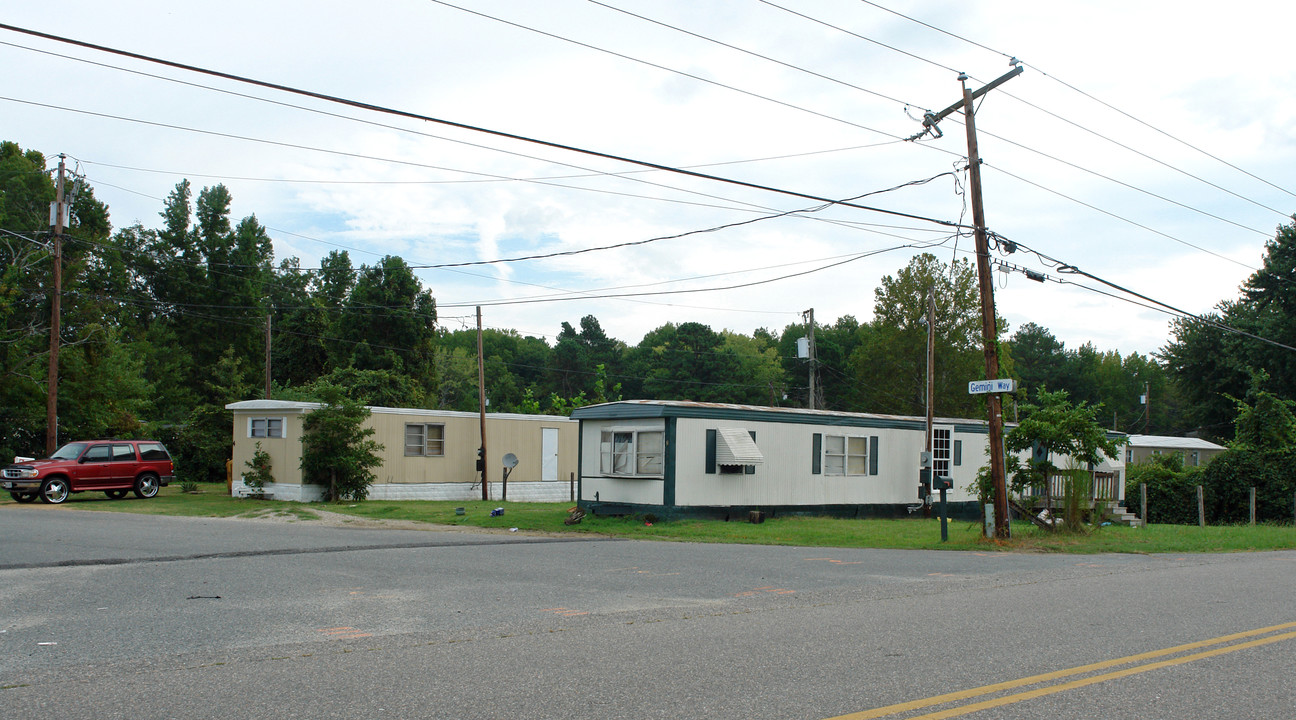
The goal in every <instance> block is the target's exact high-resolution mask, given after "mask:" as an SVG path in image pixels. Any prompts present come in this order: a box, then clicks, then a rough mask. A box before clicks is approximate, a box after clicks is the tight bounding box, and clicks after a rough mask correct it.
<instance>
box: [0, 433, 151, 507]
mask: <svg viewBox="0 0 1296 720" xmlns="http://www.w3.org/2000/svg"><path fill="white" fill-rule="evenodd" d="M15 460H17V458H15ZM171 472H172V470H171V455H170V454H169V453H168V452H167V449H166V447H165V446H164V445H163V444H162V443H160V442H157V441H155V440H93V441H89V442H71V443H68V444H67V445H64V446H63V447H61V448H59V449H58V450H56V451H55V452H54V454H53V455H51V456H49V457H48V458H46V459H44V460H26V461H23V462H15V463H14V464H13V465H10V466H9V467H7V468H5V469H4V470H3V471H0V488H4V489H5V490H8V491H9V496H10V497H12V498H13V499H14V500H17V501H18V502H32V501H34V500H35V499H36V498H38V497H39V498H40V499H41V500H44V501H45V502H47V503H55V504H57V503H61V502H63V501H64V500H67V498H68V495H70V494H72V493H74V492H85V491H86V490H97V491H101V492H104V493H106V494H107V495H108V497H110V498H112V499H114V500H117V499H120V498H123V497H126V491H127V490H134V491H135V496H136V497H141V498H151V497H153V496H154V495H157V493H158V488H160V487H162V486H163V485H166V484H167V483H169V482H171V478H172V476H171Z"/></svg>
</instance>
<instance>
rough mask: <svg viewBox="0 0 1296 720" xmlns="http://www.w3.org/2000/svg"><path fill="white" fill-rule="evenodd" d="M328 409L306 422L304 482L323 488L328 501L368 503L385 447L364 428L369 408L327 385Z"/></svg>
mask: <svg viewBox="0 0 1296 720" xmlns="http://www.w3.org/2000/svg"><path fill="white" fill-rule="evenodd" d="M320 395H321V397H322V398H323V399H324V406H323V407H321V408H319V409H317V410H314V411H312V412H311V413H310V414H308V415H306V417H305V418H304V419H303V420H302V459H301V469H302V479H303V480H304V481H305V482H308V483H312V484H316V485H323V486H324V496H325V499H327V500H341V499H347V500H364V499H365V497H367V496H368V495H369V486H370V485H371V484H372V483H373V481H374V477H375V476H374V472H373V468H375V467H378V466H379V465H381V464H382V458H380V457H378V455H377V453H378V451H380V450H382V449H383V446H382V445H381V444H379V443H378V442H376V441H374V440H372V439H370V436H371V435H373V434H374V429H373V428H366V427H364V421H365V419H366V418H368V417H369V408H366V407H364V406H363V405H361V404H360V403H358V402H356V401H354V400H348V399H347V398H346V397H344V395H343V393H342V389H341V388H338V387H336V386H331V385H323V386H322V387H321V388H320Z"/></svg>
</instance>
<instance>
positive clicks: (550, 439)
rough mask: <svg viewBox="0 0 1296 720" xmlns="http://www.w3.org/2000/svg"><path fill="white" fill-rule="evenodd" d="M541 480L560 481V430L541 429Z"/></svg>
mask: <svg viewBox="0 0 1296 720" xmlns="http://www.w3.org/2000/svg"><path fill="white" fill-rule="evenodd" d="M540 479H541V480H544V481H546V482H556V481H557V480H558V428H540Z"/></svg>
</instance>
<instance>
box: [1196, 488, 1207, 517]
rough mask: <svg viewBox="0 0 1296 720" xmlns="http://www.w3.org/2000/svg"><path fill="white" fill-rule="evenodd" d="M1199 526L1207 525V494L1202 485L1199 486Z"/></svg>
mask: <svg viewBox="0 0 1296 720" xmlns="http://www.w3.org/2000/svg"><path fill="white" fill-rule="evenodd" d="M1197 526H1198V527H1206V496H1205V494H1204V493H1203V492H1202V486H1201V485H1198V486H1197Z"/></svg>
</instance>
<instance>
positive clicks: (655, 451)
mask: <svg viewBox="0 0 1296 720" xmlns="http://www.w3.org/2000/svg"><path fill="white" fill-rule="evenodd" d="M665 448H666V441H665V435H664V433H662V431H660V430H604V431H603V435H602V437H601V441H600V443H599V456H600V457H599V469H600V470H601V471H602V472H603V474H605V475H652V476H658V477H660V476H661V475H662V460H663V457H664V455H665V452H664V451H665Z"/></svg>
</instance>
